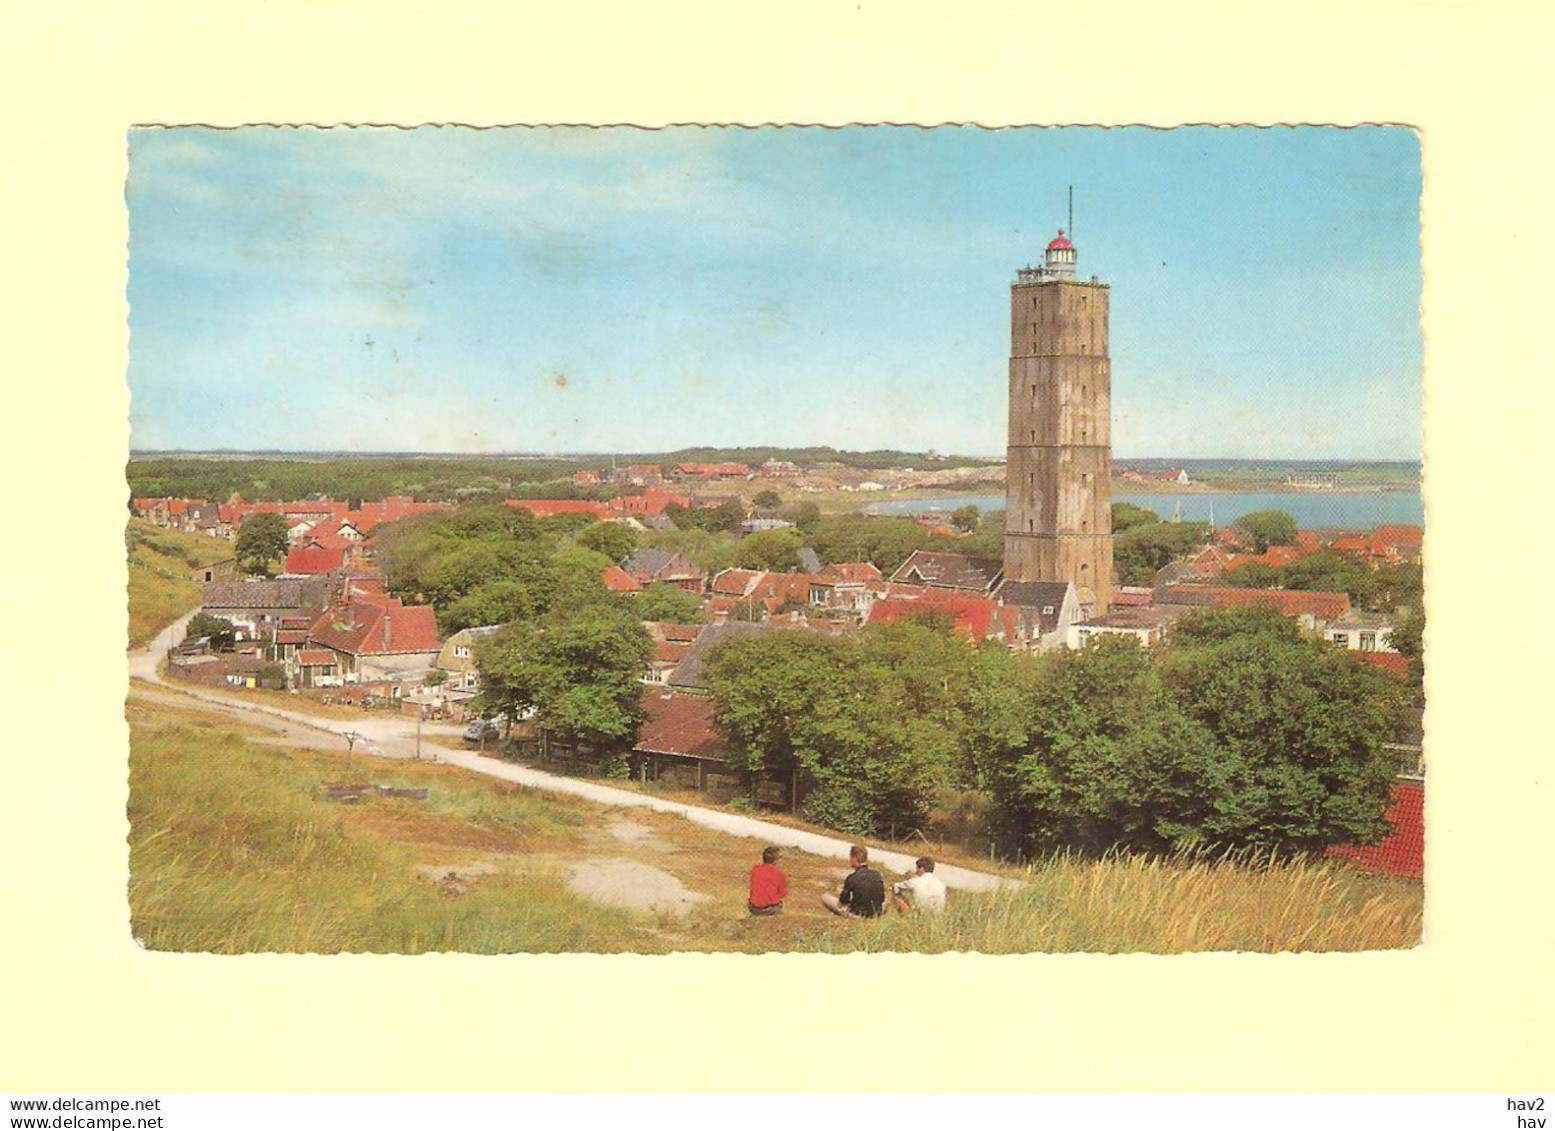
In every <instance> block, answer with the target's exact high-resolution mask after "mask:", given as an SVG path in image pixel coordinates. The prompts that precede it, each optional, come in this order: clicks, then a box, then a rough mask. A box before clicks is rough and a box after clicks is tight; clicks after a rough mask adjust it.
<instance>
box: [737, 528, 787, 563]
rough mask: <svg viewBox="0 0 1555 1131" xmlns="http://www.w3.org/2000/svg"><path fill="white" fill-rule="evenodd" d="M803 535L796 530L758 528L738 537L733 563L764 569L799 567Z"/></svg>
mask: <svg viewBox="0 0 1555 1131" xmlns="http://www.w3.org/2000/svg"><path fill="white" fill-rule="evenodd" d="M802 546H804V536H803V535H802V534H800V533H799V531H797V530H789V529H778V530H759V531H757V532H756V533H755V534H748V535H746V536H745V537H744V538H741V539H740V542H739V545H738V546H736V547H735V550H734V564H735V565H736V566H739V567H740V568H741V569H766V570H775V571H777V572H780V573H781V572H786V571H788V570H795V569H798V568H799V550H800V548H801V547H802Z"/></svg>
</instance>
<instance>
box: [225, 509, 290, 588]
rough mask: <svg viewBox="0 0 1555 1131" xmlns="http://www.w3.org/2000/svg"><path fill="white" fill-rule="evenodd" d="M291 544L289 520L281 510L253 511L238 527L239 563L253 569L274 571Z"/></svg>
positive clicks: (250, 570) (250, 569) (271, 573)
mask: <svg viewBox="0 0 1555 1131" xmlns="http://www.w3.org/2000/svg"><path fill="white" fill-rule="evenodd" d="M289 547H290V540H289V539H288V537H287V530H286V520H285V519H284V518H282V517H281V516H280V515H278V514H256V515H251V516H250V517H248V518H247V519H245V520H244V521H243V525H242V526H240V527H238V538H237V545H236V554H237V559H238V564H239V565H241V566H242V567H243V569H245V570H246V571H247V572H249V573H263V574H269V575H273V574H274V573H275V564H276V563H277V562H281V561H285V560H286V551H287V549H288V548H289Z"/></svg>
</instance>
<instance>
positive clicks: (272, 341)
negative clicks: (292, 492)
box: [127, 127, 1421, 459]
mask: <svg viewBox="0 0 1555 1131" xmlns="http://www.w3.org/2000/svg"><path fill="white" fill-rule="evenodd" d="M129 146H130V180H129V185H128V190H127V197H128V202H129V209H130V272H129V300H130V328H131V342H130V370H129V378H130V390H131V395H132V402H131V430H132V431H131V446H132V447H134V448H136V449H148V448H190V449H203V448H240V449H269V448H278V449H285V450H299V451H300V450H318V449H331V450H353V449H355V450H364V451H392V450H419V451H461V452H463V451H469V452H479V451H594V452H602V451H610V450H619V451H660V450H669V449H673V448H678V447H683V446H691V445H704V444H705V445H717V446H736V445H752V444H779V445H793V446H798V445H811V444H830V445H833V446H836V447H840V448H854V449H859V448H876V447H890V448H900V449H906V450H924V449H935V450H937V451H940V452H956V453H964V454H1002V449H1003V444H1004V432H1005V403H1004V398H1005V388H1006V385H1005V382H1006V365H1007V356H1008V350H1009V290H1008V287H1009V283H1010V281H1011V279H1012V278H1013V276H1014V271H1015V269H1016V268H1017V267H1020V266H1024V265H1026V264H1028V263H1035V262H1037V261H1038V260H1039V259H1040V257H1041V249H1042V247H1043V246H1044V245H1045V244H1046V242H1047V241H1048V239H1049V238H1051V236H1052V235H1053V233H1054V231H1055V230H1056V229H1057V228H1058V227H1059V226H1062V225H1064V224H1065V222H1066V221H1065V208H1066V199H1065V196H1066V188H1067V186H1068V185H1071V184H1072V185H1074V189H1075V227H1076V229H1077V230H1076V232H1075V233H1074V234H1075V243H1076V245H1077V247H1078V249H1079V266H1080V274H1081V276H1083V277H1089V276H1090V275H1092V274H1095V275H1098V276H1100V278H1101V279H1102V280H1103V281H1105V282H1108V283H1110V284H1111V286H1112V342H1111V348H1112V358H1113V389H1112V392H1113V449H1114V452H1115V453H1116V454H1117V455H1119V456H1125V457H1126V456H1150V455H1159V456H1217V455H1231V456H1251V457H1260V456H1261V457H1270V458H1275V457H1290V458H1324V457H1357V458H1380V459H1414V458H1418V457H1419V454H1420V408H1421V395H1420V383H1421V334H1420V327H1419V317H1418V307H1419V299H1420V259H1419V198H1420V156H1419V147H1418V144H1417V142H1416V139H1415V137H1414V135H1413V134H1412V133H1410V132H1409V131H1407V130H1403V129H1382V128H1366V129H1355V130H1324V129H1284V128H1280V129H1271V130H1259V129H1251V128H1246V129H1215V128H1208V127H1206V128H1193V129H1181V130H1171V131H1161V130H1149V129H1115V130H1103V129H1075V128H1069V129H1057V130H1055V129H1045V130H1044V129H1022V130H1003V131H985V130H978V129H974V128H941V129H933V130H923V129H915V128H905V129H896V128H869V129H862V128H851V129H843V130H823V129H795V128H788V129H756V130H744V129H700V128H688V129H677V130H668V131H646V130H632V129H611V130H589V129H504V130H463V129H436V128H428V129H418V130H411V131H406V130H395V129H389V130H295V129H281V130H277V129H263V128H261V129H245V130H211V129H177V130H139V131H134V132H132V133H131V135H130V139H129Z"/></svg>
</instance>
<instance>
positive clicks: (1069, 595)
mask: <svg viewBox="0 0 1555 1131" xmlns="http://www.w3.org/2000/svg"><path fill="white" fill-rule="evenodd" d="M995 597H996V598H997V600H998V601H999V603H1000V604H1001V605H1002V606H1003V607H1004V608H1005V609H1008V610H1013V611H1014V612H1015V616H1014V617H1013V618H1012V619H1011V622H1010V630H1009V631H1007V632H1006V635H1005V640H1004V643H1005V645H1006V646H1007V647H1010V648H1015V649H1018V650H1020V651H1023V652H1031V651H1037V650H1041V649H1048V648H1056V647H1061V646H1062V645H1063V644H1064V643H1065V641H1066V639H1067V634H1068V632H1069V629H1070V626H1071V625H1073V624H1074V623H1075V622H1076V621H1078V620H1079V619H1080V611H1081V610H1080V596H1079V594H1078V593H1076V592H1075V587H1074V585H1073V583H1071V582H1068V581H1004V582H1001V583H1000V584H999V588H998V589H997V590H996V591H995Z"/></svg>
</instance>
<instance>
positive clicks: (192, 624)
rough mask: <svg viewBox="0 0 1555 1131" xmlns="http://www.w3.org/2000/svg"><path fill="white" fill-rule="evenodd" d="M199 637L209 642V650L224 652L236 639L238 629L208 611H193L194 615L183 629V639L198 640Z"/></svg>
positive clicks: (228, 621)
mask: <svg viewBox="0 0 1555 1131" xmlns="http://www.w3.org/2000/svg"><path fill="white" fill-rule="evenodd" d="M201 637H204V638H205V639H206V641H207V643H209V645H210V648H211V651H213V652H225V651H226V650H227V649H228V648H231V647H232V645H233V642H234V641H236V640H237V638H238V630H237V629H236V628H235V627H233V624H232V622H231V621H230V620H227V619H226V618H225V617H213V616H211V615H210V614H209V613H195V614H194V616H192V617H190V618H189V625H188V627H187V628H186V629H185V630H184V639H185V640H198V639H200V638H201Z"/></svg>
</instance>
